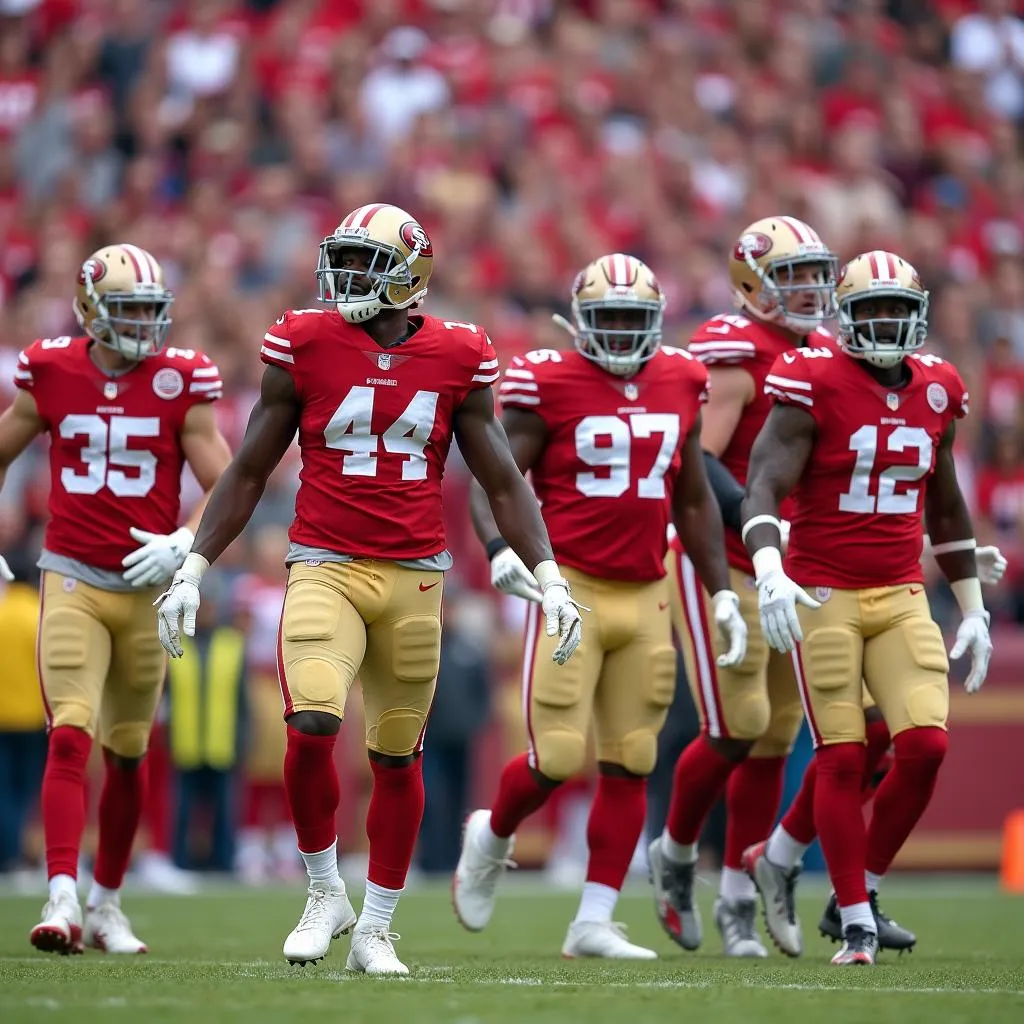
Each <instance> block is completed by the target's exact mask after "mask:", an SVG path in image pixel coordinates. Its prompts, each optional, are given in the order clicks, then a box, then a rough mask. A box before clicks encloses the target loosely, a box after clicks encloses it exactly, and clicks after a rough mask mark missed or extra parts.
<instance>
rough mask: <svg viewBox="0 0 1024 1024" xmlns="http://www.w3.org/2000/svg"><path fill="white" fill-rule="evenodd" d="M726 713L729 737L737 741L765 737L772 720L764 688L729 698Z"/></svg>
mask: <svg viewBox="0 0 1024 1024" xmlns="http://www.w3.org/2000/svg"><path fill="white" fill-rule="evenodd" d="M724 711H725V716H726V719H727V723H726V724H727V726H728V729H729V736H730V737H732V738H733V739H737V740H756V739H758V738H759V737H761V736H763V735H764V733H765V731H766V730H767V729H768V723H769V721H770V719H771V708H770V707H769V705H768V695H767V694H766V693H765V692H764V687H758V688H757V689H756V690H752V691H751V692H749V693H740V694H737V695H736V696H732V697H729V698H728V699H727V702H726V706H725V708H724Z"/></svg>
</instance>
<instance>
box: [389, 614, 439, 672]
mask: <svg viewBox="0 0 1024 1024" xmlns="http://www.w3.org/2000/svg"><path fill="white" fill-rule="evenodd" d="M440 660H441V622H440V620H439V619H438V618H437V617H436V616H433V615H410V616H409V617H408V618H406V619H402V621H401V622H398V623H396V624H395V627H394V630H393V632H392V644H391V671H392V672H393V674H394V677H395V679H397V680H398V681H399V682H400V683H432V682H433V681H434V680H435V679H436V678H437V670H438V667H439V665H440Z"/></svg>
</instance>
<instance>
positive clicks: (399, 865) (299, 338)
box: [160, 203, 581, 974]
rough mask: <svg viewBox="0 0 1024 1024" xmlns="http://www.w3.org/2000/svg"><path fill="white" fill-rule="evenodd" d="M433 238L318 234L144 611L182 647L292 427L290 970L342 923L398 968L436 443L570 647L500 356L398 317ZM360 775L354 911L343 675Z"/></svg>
mask: <svg viewBox="0 0 1024 1024" xmlns="http://www.w3.org/2000/svg"><path fill="white" fill-rule="evenodd" d="M432 266H433V249H432V247H431V243H430V239H429V237H428V236H427V234H426V232H425V231H424V230H423V228H422V227H421V226H420V224H419V223H418V222H417V221H416V220H414V219H413V217H411V216H410V215H409V214H408V213H406V212H405V211H404V210H400V209H398V208H397V207H394V206H388V205H385V204H380V203H378V204H373V205H370V206H364V207H360V208H359V209H357V210H355V211H353V212H352V213H350V214H349V215H348V216H347V217H346V218H345V219H344V220H343V221H342V222H341V224H340V225H339V226H338V228H337V229H336V230H335V232H334V233H333V234H332V235H330V236H328V237H327V238H325V239H324V241H323V242H322V243H321V246H320V261H319V265H318V268H317V278H318V280H319V282H320V299H321V301H324V302H327V303H329V304H330V306H331V307H332V308H330V309H326V310H320V309H313V310H294V311H290V312H287V313H285V314H284V316H282V317H281V318H280V319H279V320H278V321H277V322H276V323H274V324H272V325H271V326H270V328H269V329H268V330H267V332H266V334H265V336H264V340H263V347H262V359H263V361H264V362H265V363H266V364H267V365H266V370H265V371H264V376H263V383H262V389H261V395H260V399H259V401H258V402H257V404H256V407H255V409H254V410H253V413H252V417H251V419H250V421H249V426H248V429H247V431H246V436H245V439H244V441H243V443H242V446H241V449H240V450H239V452H238V454H237V455H236V457H235V460H234V461H233V463H232V464H231V466H230V467H229V468H228V470H227V472H226V473H225V474H224V476H223V477H222V478H221V481H220V483H219V484H218V486H217V488H216V489H215V490H214V493H213V495H212V497H211V500H210V504H209V506H208V508H207V510H206V513H205V514H204V516H203V519H202V522H201V524H200V527H199V532H198V534H197V537H196V542H195V544H194V547H193V551H192V553H191V554H190V555H189V556H188V558H187V559H186V561H185V564H184V565H183V567H182V569H181V571H180V572H178V573H177V574H176V575H175V577H174V582H173V584H172V586H171V588H170V590H169V591H168V592H167V594H166V595H165V596H164V599H163V602H162V604H161V607H160V618H161V634H162V638H163V640H164V644H165V646H166V647H167V648H168V650H169V651H171V652H172V654H174V655H175V656H180V654H181V647H180V643H179V633H178V630H179V619H181V618H182V616H183V617H184V629H185V632H186V633H189V634H191V632H192V631H193V630H194V627H195V613H196V609H197V608H198V605H199V590H198V587H199V583H200V579H201V577H202V575H203V573H204V571H205V570H206V568H207V567H208V565H209V563H210V562H212V561H213V560H214V559H215V558H217V557H218V556H219V555H220V554H221V552H223V550H224V549H225V548H226V547H227V545H228V544H229V543H231V541H232V540H233V539H234V538H235V537H236V536H237V535H238V534H239V533H240V532H241V530H242V528H243V527H244V526H245V524H246V522H247V521H248V520H249V518H250V516H251V515H252V513H253V510H254V509H255V507H256V503H257V502H258V501H259V498H260V495H261V494H262V492H263V488H264V486H265V485H266V481H267V477H268V476H269V474H270V473H271V471H272V470H273V469H274V467H275V466H276V465H277V463H278V462H279V461H280V459H281V457H282V455H283V454H284V452H285V450H286V449H287V448H288V446H289V445H290V444H291V441H292V438H293V437H294V436H295V432H296V430H298V435H299V448H300V452H301V456H302V470H301V473H300V485H299V493H298V497H297V499H296V504H295V521H294V523H293V524H292V528H291V533H290V536H291V551H290V554H289V557H288V561H289V563H290V570H289V577H288V587H287V593H286V597H285V604H284V613H283V615H282V620H281V627H280V635H279V638H278V669H279V674H280V679H281V689H282V694H283V699H284V716H285V720H286V722H287V730H288V741H287V752H286V755H285V765H284V771H285V787H286V790H287V794H288V801H289V805H290V808H291V814H292V820H293V822H294V824H295V830H296V834H297V837H298V845H299V851H300V852H301V854H302V857H303V859H304V861H305V863H306V867H307V870H308V873H309V879H310V885H309V898H308V900H307V902H306V907H305V910H304V911H303V914H302V917H301V919H300V921H299V923H298V925H297V926H296V928H295V929H294V930H293V931H292V933H291V934H290V935H289V936H288V938H287V939H286V940H285V944H284V955H285V957H286V958H287V959H288V960H290V961H291V962H293V963H306V962H308V961H315V960H318V959H320V958H321V957H323V956H324V955H325V954H326V952H327V950H328V948H329V946H330V942H331V939H332V938H335V937H337V936H338V935H340V934H342V933H343V932H347V931H349V930H350V929H351V928H352V927H353V925H354V926H355V931H354V934H353V939H352V949H351V952H350V954H349V957H348V962H347V967H348V969H349V970H353V971H360V972H366V973H369V974H407V973H408V970H407V969H406V967H405V965H404V964H402V962H401V961H400V960H399V959H398V957H397V955H396V954H395V950H394V947H393V945H392V939H393V938H394V937H395V936H392V934H391V919H392V914H393V913H394V910H395V907H396V905H397V902H398V897H399V894H400V892H401V890H402V888H403V886H404V884H405V877H406V873H407V872H408V869H409V864H410V862H411V859H412V854H413V847H414V845H415V842H416V835H417V833H418V831H419V826H420V820H421V818H422V815H423V774H422V762H421V759H420V753H421V749H422V744H423V734H424V728H425V724H426V720H427V714H428V712H429V710H430V702H431V699H432V697H433V692H434V683H435V680H436V677H437V669H438V659H439V655H440V643H441V621H440V612H441V592H442V589H443V583H442V579H443V573H444V571H445V570H446V569H448V568H449V567H450V566H451V556H450V555H449V554H448V552H447V550H446V548H445V535H444V528H443V525H442V523H443V518H442V508H441V477H442V473H443V471H444V464H445V458H446V457H447V454H448V449H449V447H450V445H451V442H452V438H453V437H456V438H457V439H458V441H459V445H460V448H461V450H462V454H463V456H464V457H465V459H466V462H467V463H468V465H469V467H470V469H471V471H472V472H473V474H474V475H475V476H476V478H477V479H478V480H479V481H480V482H481V484H482V486H483V487H484V489H485V490H486V492H487V497H488V500H489V501H490V503H491V507H492V509H493V510H494V515H495V517H496V518H497V519H498V521H499V522H500V523H501V525H502V529H503V531H504V532H505V535H506V536H507V537H508V538H509V540H510V543H512V544H513V546H514V547H515V548H516V550H517V551H518V552H519V554H520V555H521V556H522V558H523V559H524V560H525V561H526V563H527V564H528V565H531V566H535V567H536V569H535V572H536V575H537V578H538V580H539V581H540V583H541V586H542V588H543V591H544V596H543V607H544V612H545V614H546V617H547V632H548V635H549V636H555V634H557V635H558V637H557V640H556V641H554V643H553V645H552V646H553V652H552V657H553V658H554V659H555V661H557V662H558V663H559V664H561V663H563V662H565V661H566V660H567V659H568V658H569V657H570V656H571V655H572V653H573V651H574V650H575V648H576V646H577V645H578V644H579V639H580V625H581V624H580V617H579V612H578V611H577V609H576V606H575V602H573V600H572V599H571V597H570V595H569V587H568V584H567V583H566V582H565V580H563V579H562V577H561V573H560V571H559V569H558V566H557V565H556V564H555V562H554V561H553V559H552V555H551V546H550V543H549V541H548V537H547V531H546V530H545V529H544V523H543V520H542V519H541V517H540V510H539V509H538V507H537V502H536V499H535V498H534V496H533V494H532V493H531V491H530V488H529V486H528V485H527V484H526V481H525V480H524V479H523V477H522V475H521V474H520V472H519V470H518V469H517V468H516V464H515V461H514V460H513V459H512V456H511V453H510V452H509V448H508V442H507V440H506V438H505V434H504V432H503V431H502V429H501V425H500V423H499V422H498V421H497V420H496V419H495V416H494V406H493V401H492V397H491V384H492V383H493V382H494V381H496V380H497V378H498V370H497V366H498V361H497V358H496V357H495V354H494V349H493V348H492V346H491V343H490V341H489V339H488V338H487V335H486V334H485V333H484V331H483V330H482V329H481V328H479V327H477V326H476V325H475V324H466V323H456V322H454V321H448V320H437V319H435V318H434V317H430V316H424V315H420V314H415V315H410V313H409V310H410V308H411V307H413V306H415V305H416V304H417V303H418V302H419V301H420V300H421V299H422V298H423V296H424V295H425V294H426V291H427V285H428V281H429V278H430V272H431V269H432ZM357 675H358V676H359V678H360V681H361V684H362V695H363V704H364V706H365V711H366V746H367V749H368V752H369V758H370V763H371V767H372V770H373V777H374V785H373V795H372V797H371V799H370V805H369V809H368V811H367V819H366V830H367V835H368V838H369V842H370V864H369V872H368V874H367V881H366V899H365V902H364V904H363V912H362V914H361V916H360V917H359V919H358V923H357V919H356V915H355V913H354V911H353V909H352V905H351V903H350V902H349V899H348V896H347V895H346V891H345V886H344V884H343V882H342V880H341V878H340V877H339V875H338V863H337V853H336V843H337V835H336V831H335V814H336V811H337V805H338V777H337V773H336V771H335V767H334V753H333V751H334V744H335V736H336V734H337V732H338V729H339V727H340V725H341V719H342V715H343V713H344V707H345V701H346V698H347V696H348V691H349V688H350V687H351V685H352V683H353V681H354V679H355V677H356V676H357Z"/></svg>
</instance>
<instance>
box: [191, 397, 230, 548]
mask: <svg viewBox="0 0 1024 1024" xmlns="http://www.w3.org/2000/svg"><path fill="white" fill-rule="evenodd" d="M181 447H182V451H183V452H184V453H185V461H186V462H187V463H188V465H189V468H190V469H191V470H192V472H193V474H194V475H195V478H196V480H197V481H198V482H199V486H200V487H202V489H203V491H204V492H205V493H204V494H203V497H202V498H201V499H200V501H199V503H198V504H197V505H196V507H195V508H194V509H193V511H192V515H191V516H189V519H188V522H187V523H186V524H185V525H186V526H187V527H188V529H190V530H191V531H192V532H193V533H195V532H196V530H197V529H198V528H199V523H200V521H201V520H202V517H203V512H204V511H205V510H206V506H207V504H208V503H209V501H210V495H211V493H212V492H213V488H214V486H215V485H216V483H217V481H218V480H219V479H220V477H221V474H222V473H223V472H224V470H225V469H227V467H228V466H229V465H230V463H231V449H230V448H229V447H228V443H227V441H225V440H224V436H223V435H222V434H221V432H220V430H219V429H218V427H217V420H216V417H215V415H214V411H213V406H212V405H211V404H209V403H203V404H202V405H194V406H192V408H191V409H189V411H188V413H187V414H186V416H185V423H184V428H183V430H182V433H181Z"/></svg>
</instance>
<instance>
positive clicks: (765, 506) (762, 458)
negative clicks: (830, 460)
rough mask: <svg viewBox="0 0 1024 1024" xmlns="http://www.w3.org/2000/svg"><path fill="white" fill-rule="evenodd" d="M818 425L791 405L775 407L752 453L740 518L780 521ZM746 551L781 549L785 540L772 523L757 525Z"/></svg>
mask: <svg viewBox="0 0 1024 1024" xmlns="http://www.w3.org/2000/svg"><path fill="white" fill-rule="evenodd" d="M814 434H815V425H814V418H813V417H812V416H811V415H810V413H806V412H804V411H803V410H802V409H797V408H795V407H794V406H791V405H776V406H775V407H774V408H773V409H772V411H771V412H770V413H769V414H768V418H767V419H766V420H765V423H764V426H763V427H762V428H761V433H760V434H758V435H757V440H756V441H755V442H754V447H753V448H752V449H751V452H750V466H749V468H748V470H747V496H746V498H744V499H743V506H742V508H741V510H740V518H741V519H742V520H743V522H744V524H746V523H748V522H749V521H750V520H751V519H753V518H754V517H755V516H773V517H774V518H776V519H778V517H779V509H780V507H781V506H782V502H783V499H784V498H786V497H787V496H788V495H789V493H790V492H791V491H792V490H793V488H794V487H796V485H797V483H798V482H799V480H800V476H801V475H802V473H803V471H804V467H805V466H806V465H807V460H808V459H809V458H810V455H811V449H812V448H813V447H814ZM746 545H747V550H748V551H749V552H750V553H751V554H753V553H754V552H755V551H758V550H760V549H761V548H766V547H775V548H780V549H781V547H782V536H781V534H780V533H779V529H778V527H777V526H775V525H774V524H772V523H767V522H766V523H758V524H757V525H756V526H753V527H751V528H750V530H748V531H747V536H746Z"/></svg>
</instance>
